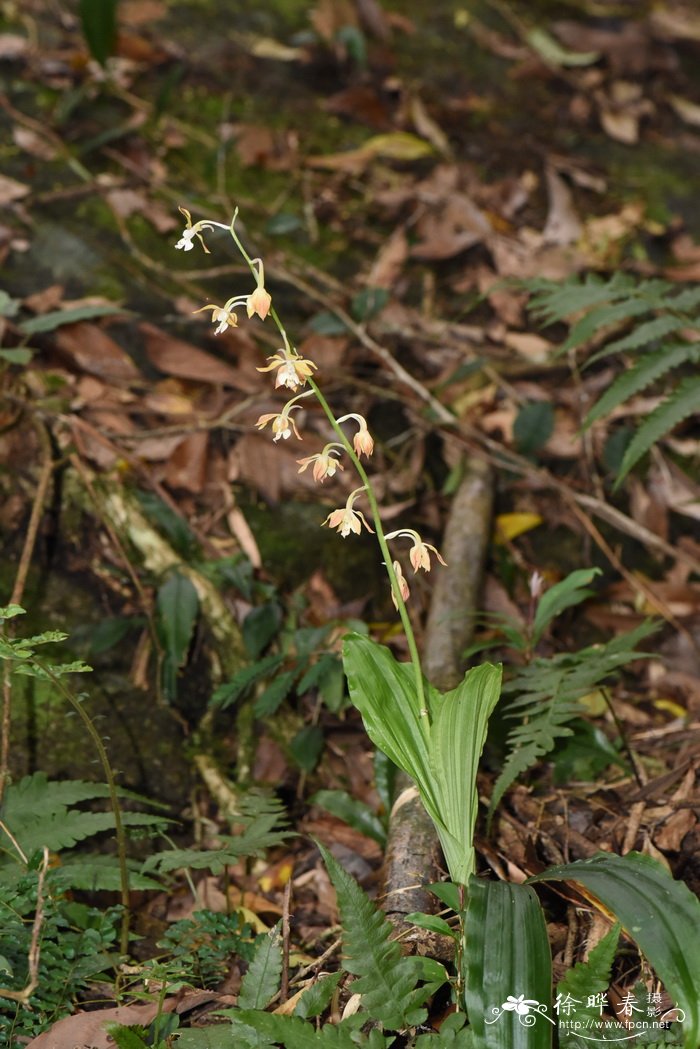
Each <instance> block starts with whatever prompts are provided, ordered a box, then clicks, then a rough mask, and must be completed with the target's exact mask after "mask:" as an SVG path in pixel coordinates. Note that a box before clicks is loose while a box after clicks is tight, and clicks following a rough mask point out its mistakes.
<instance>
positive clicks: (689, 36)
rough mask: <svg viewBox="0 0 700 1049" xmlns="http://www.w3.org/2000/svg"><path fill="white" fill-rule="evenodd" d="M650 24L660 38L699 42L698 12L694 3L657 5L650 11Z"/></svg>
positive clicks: (699, 20)
mask: <svg viewBox="0 0 700 1049" xmlns="http://www.w3.org/2000/svg"><path fill="white" fill-rule="evenodd" d="M650 25H651V28H652V30H653V31H654V32H655V33H656V35H657V36H660V37H661V39H662V40H692V41H695V42H700V14H698V11H697V8H696V7H695V4H694V3H688V4H678V5H674V6H673V7H671V6H670V5H668V6H663V7H661V6H659V7H657V8H656V9H655V10H654V11H652V14H651V19H650Z"/></svg>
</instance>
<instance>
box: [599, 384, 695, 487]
mask: <svg viewBox="0 0 700 1049" xmlns="http://www.w3.org/2000/svg"><path fill="white" fill-rule="evenodd" d="M696 412H700V378H698V377H697V376H690V377H688V378H687V379H684V380H683V381H682V382H681V383H679V384H678V386H677V387H676V389H675V390H674V391H673V393H672V394H671V395H670V396H669V397H668V398H667V399H666V400H665V401H664V402H663V404H660V405H659V407H658V408H656V409H655V410H654V411H653V412H652V413H651V415H649V416H648V417H647V418H646V419H645V421H644V422H643V423H642V425H641V426H640V428H639V430H637V432H636V434H635V435H634V437H633V438H632V440H631V441H630V443H629V445H628V446H627V450H626V452H625V454H624V457H623V459H622V463H621V465H620V473H619V475H618V477H617V480H616V481H615V487H617V486H618V485H619V484H620V483H621V481H622V480H623V479H624V478H625V477H626V476H627V474H628V473H629V472H630V470H631V469H632V467H633V466H634V465H635V464H636V463H638V462H639V460H640V459H641V458H642V456H643V455H644V454H645V453H646V452H648V451H649V449H650V448H651V446H652V445H653V444H656V442H657V441H659V440H661V438H662V437H664V436H665V435H666V434H668V433H670V432H671V430H672V429H673V428H674V427H675V426H677V425H678V423H679V422H682V421H683V419H687V418H688V416H689V415H693V414H695V413H696Z"/></svg>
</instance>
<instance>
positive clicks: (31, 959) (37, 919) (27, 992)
mask: <svg viewBox="0 0 700 1049" xmlns="http://www.w3.org/2000/svg"><path fill="white" fill-rule="evenodd" d="M48 869H49V850H48V849H47V848H46V846H44V856H43V859H42V861H41V866H40V867H39V878H38V881H37V886H36V911H35V912H34V923H33V925H32V938H31V941H30V943H29V954H28V956H27V969H28V973H27V976H28V979H27V983H26V985H25V986H24V987H23V988H22V990H21V991H12V990H10V989H9V988H5V987H0V998H11V999H12V1001H14V1002H22V1003H23V1004H24V1005H26V1003H27V1002H28V1001H29V999H30V998H31V996H32V995H33V994H34V991H35V990H36V989H37V987H38V986H39V959H40V955H41V926H42V925H43V922H44V879H45V878H46V872H47V870H48Z"/></svg>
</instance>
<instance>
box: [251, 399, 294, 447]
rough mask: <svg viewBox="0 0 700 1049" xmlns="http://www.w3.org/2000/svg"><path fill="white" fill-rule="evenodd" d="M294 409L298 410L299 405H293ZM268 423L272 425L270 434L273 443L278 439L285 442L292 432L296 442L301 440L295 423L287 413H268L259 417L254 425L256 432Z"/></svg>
mask: <svg viewBox="0 0 700 1049" xmlns="http://www.w3.org/2000/svg"><path fill="white" fill-rule="evenodd" d="M294 407H295V408H299V407H300V405H298V404H295V405H294ZM290 411H291V409H290ZM269 422H271V423H272V432H273V434H274V435H275V436H274V437H273V440H274V441H279V440H280V438H281V439H282V440H284V441H286V440H287V439H288V438H289V437H291V436H292V431H294V436H295V437H296V438H298V440H301V434H300V433H299V431H298V430H297V427H296V423H295V422H294V419H292V417H291V416H290V414H289V412H288V411H286V410H284V411H281V412H270V413H269V414H267V415H261V416H260V418H259V419H258V421H257V422H256V424H255V425H256V426H257V428H258V430H263V429H264V428H265V427H266V426H267V424H268V423H269Z"/></svg>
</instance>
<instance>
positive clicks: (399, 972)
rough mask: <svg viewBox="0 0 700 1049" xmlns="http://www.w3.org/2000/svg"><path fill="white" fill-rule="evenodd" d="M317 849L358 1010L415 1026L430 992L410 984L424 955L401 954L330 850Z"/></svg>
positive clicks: (396, 1025)
mask: <svg viewBox="0 0 700 1049" xmlns="http://www.w3.org/2000/svg"><path fill="white" fill-rule="evenodd" d="M318 848H319V850H320V852H321V855H322V857H323V861H324V863H325V864H326V867H327V869H328V873H329V875H330V879H331V881H332V882H333V886H334V888H335V891H336V893H337V896H338V907H339V910H340V918H341V922H342V926H343V946H344V949H345V957H344V959H343V968H344V969H345V970H346V972H349V973H352V974H353V975H354V976H357V977H359V978H358V979H357V980H355V982H354V983H353V985H352V989H353V991H354V992H355V993H357V994H361V995H362V1006H363V1009H364V1010H365V1011H366V1012H367V1013H369V1015H370V1016H371V1017H372V1018H373V1019H375V1020H379V1021H381V1023H382V1024H383V1025H384V1027H385V1028H388V1029H390V1030H394V1031H398V1030H403V1029H405V1028H407V1027H415V1026H417V1025H418V1024H420V1023H422V1022H423V1021H424V1019H425V1017H426V1016H427V1012H426V1010H425V1009H421V1008H420V1006H421V1005H422V1003H423V1002H424V1001H425V1000H426V998H427V997H428V996H429V995H430V994H432V993H433V992H434V990H436V987H435V985H434V984H430V985H428V986H427V987H425V986H424V987H417V986H416V985H417V984H418V981H419V980H420V979H421V977H422V976H423V974H424V972H425V970H424V967H423V964H422V963H423V962H424V961H426V959H419V958H404V957H402V955H401V950H400V948H399V945H398V943H397V942H396V941H395V940H393V939H392V938H391V937H392V932H393V929H392V926H391V924H390V923H389V922H388V921H387V919H386V917H385V915H384V914H383V913H382V912H381V911H380V910H378V908H377V907H375V905H374V904H373V903H372V902H371V900H369V899H368V898H367V896H365V894H364V892H363V891H362V889H361V888H360V887H359V885H358V884H357V882H356V881H355V880H354V879H353V878H351V877H350V875H349V874H347V873H346V872H345V871H344V870H343V868H342V867H341V866H340V864H339V863H338V862H337V860H335V859H334V857H333V856H332V855H331V853H330V852H328V850H327V849H325V848H324V847H323V846H322V845H319V846H318ZM439 969H442V967H441V966H440V967H439ZM442 973H443V974H444V969H443V970H442ZM439 982H441V981H439V980H438V981H437V983H438V986H439Z"/></svg>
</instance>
